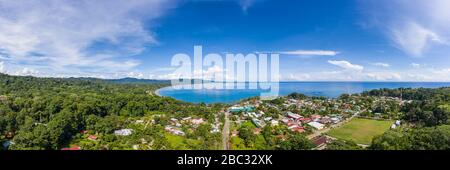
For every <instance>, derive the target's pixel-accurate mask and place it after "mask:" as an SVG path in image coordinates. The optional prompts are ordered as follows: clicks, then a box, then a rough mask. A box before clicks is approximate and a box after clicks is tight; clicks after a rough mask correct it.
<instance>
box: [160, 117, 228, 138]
mask: <svg viewBox="0 0 450 170" xmlns="http://www.w3.org/2000/svg"><path fill="white" fill-rule="evenodd" d="M218 121H219V120H218V118H216V121H215V123H214V124H212V125H211V126H212V127H211V133H218V132H220V123H219V122H218ZM169 123H170V124H169V125H166V126H165V128H164V129H165V130H166V131H167V132H169V133H171V134H174V135H179V136H184V135H185V132H184V131H183V130H182V127H183V125H188V126H190V127H192V128H194V129H195V128H197V127H198V126H200V125H201V124H205V123H207V121H206V120H205V119H203V118H192V117H185V118H182V119H180V120H178V119H176V118H170V121H169Z"/></svg>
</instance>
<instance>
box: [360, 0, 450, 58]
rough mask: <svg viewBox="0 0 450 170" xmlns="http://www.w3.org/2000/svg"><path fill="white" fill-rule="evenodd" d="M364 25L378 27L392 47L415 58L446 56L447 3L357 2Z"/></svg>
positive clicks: (449, 32) (415, 0)
mask: <svg viewBox="0 0 450 170" xmlns="http://www.w3.org/2000/svg"><path fill="white" fill-rule="evenodd" d="M359 2H360V3H361V4H362V7H363V9H362V10H361V11H364V13H366V14H368V15H367V16H368V20H369V21H368V22H367V23H365V24H363V25H370V26H375V27H377V28H381V30H382V32H384V33H386V35H387V37H388V38H389V39H390V40H391V41H392V43H393V44H394V46H395V47H397V48H398V49H400V50H402V51H404V52H405V53H406V54H409V55H411V56H415V57H421V56H425V55H424V54H426V53H428V52H433V53H436V52H437V51H441V52H442V54H446V53H448V50H446V49H448V48H449V47H448V46H449V45H450V44H449V42H448V41H449V40H450V24H448V23H450V10H448V9H449V7H450V1H448V0H395V1H392V0H377V1H359Z"/></svg>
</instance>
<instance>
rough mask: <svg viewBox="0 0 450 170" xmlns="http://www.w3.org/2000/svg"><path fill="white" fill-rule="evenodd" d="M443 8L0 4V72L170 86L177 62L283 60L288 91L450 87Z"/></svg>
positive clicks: (253, 2) (414, 4)
mask: <svg viewBox="0 0 450 170" xmlns="http://www.w3.org/2000/svg"><path fill="white" fill-rule="evenodd" d="M448 8H450V2H449V1H447V0H337V1H329V0H309V1H307V0H298V1H293V0H178V1H175V0H173V1H172V0H135V1H132V2H125V1H120V0H109V1H107V0H98V1H88V0H84V1H83V0H76V1H73V0H70V1H69V0H61V1H52V0H41V1H37V0H35V1H33V0H31V1H29V0H28V1H27V0H17V1H8V0H0V72H3V73H7V74H13V75H34V76H44V77H69V76H75V77H99V78H121V77H136V78H152V79H167V78H171V73H172V72H173V69H174V68H173V67H171V66H170V61H171V58H172V56H173V55H175V54H177V53H187V54H191V55H192V53H193V46H194V45H202V46H203V50H204V53H209V52H214V53H227V52H231V53H244V54H247V53H253V52H257V51H264V52H277V53H280V54H281V56H280V76H281V79H282V80H286V81H450V11H449V10H447V9H448Z"/></svg>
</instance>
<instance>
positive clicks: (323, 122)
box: [319, 117, 332, 124]
mask: <svg viewBox="0 0 450 170" xmlns="http://www.w3.org/2000/svg"><path fill="white" fill-rule="evenodd" d="M319 122H320V123H322V124H329V123H331V122H332V121H331V119H330V118H328V117H323V118H322V119H320V120H319Z"/></svg>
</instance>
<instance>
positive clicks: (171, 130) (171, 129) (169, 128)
mask: <svg viewBox="0 0 450 170" xmlns="http://www.w3.org/2000/svg"><path fill="white" fill-rule="evenodd" d="M164 130H166V131H167V132H169V133H171V134H174V135H180V136H184V135H185V133H184V132H183V131H181V130H180V129H178V128H175V127H173V126H170V125H167V126H166V127H165V128H164Z"/></svg>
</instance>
